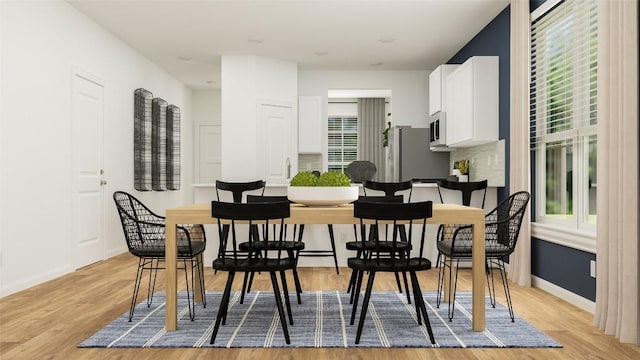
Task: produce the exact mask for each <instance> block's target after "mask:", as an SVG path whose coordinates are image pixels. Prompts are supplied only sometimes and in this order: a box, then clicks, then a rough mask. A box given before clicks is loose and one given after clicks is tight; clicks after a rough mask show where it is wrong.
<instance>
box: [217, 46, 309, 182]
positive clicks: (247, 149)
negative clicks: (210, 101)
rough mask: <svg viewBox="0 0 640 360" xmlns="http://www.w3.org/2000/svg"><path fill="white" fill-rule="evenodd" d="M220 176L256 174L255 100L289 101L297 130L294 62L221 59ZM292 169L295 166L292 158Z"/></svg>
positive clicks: (242, 178)
mask: <svg viewBox="0 0 640 360" xmlns="http://www.w3.org/2000/svg"><path fill="white" fill-rule="evenodd" d="M221 91H222V95H221V106H222V110H221V117H222V134H224V135H223V136H222V178H223V179H225V180H226V181H252V180H256V179H258V178H261V176H258V164H257V156H258V154H257V151H258V150H257V147H256V144H257V142H258V141H257V139H258V136H260V134H257V131H256V125H257V124H256V119H257V115H258V114H257V101H258V100H259V99H266V100H276V101H284V102H289V103H291V104H292V105H293V106H294V109H293V114H294V118H293V123H294V126H295V129H292V130H293V132H294V133H295V134H297V133H298V130H297V123H298V115H297V114H298V107H297V106H298V105H297V104H298V67H297V64H295V63H292V62H289V61H282V60H277V59H270V58H265V57H259V56H245V55H224V56H222V59H221ZM294 162H295V163H292V168H293V169H296V168H297V160H296V159H295V157H294Z"/></svg>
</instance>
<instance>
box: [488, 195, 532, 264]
mask: <svg viewBox="0 0 640 360" xmlns="http://www.w3.org/2000/svg"><path fill="white" fill-rule="evenodd" d="M530 198H531V195H530V194H529V193H528V192H526V191H519V192H516V193H514V194H512V195H510V196H509V197H508V198H507V199H505V200H503V201H502V202H501V203H500V204H499V205H498V206H497V207H496V208H495V209H493V210H491V212H489V213H488V214H487V215H486V217H485V238H486V240H487V242H488V244H490V243H491V242H492V241H493V242H496V243H498V244H500V245H503V246H504V247H506V248H507V249H508V250H507V252H506V253H505V254H503V255H509V254H511V253H512V252H513V251H514V250H515V247H516V243H517V241H518V234H519V233H520V228H521V226H522V220H523V218H524V214H525V212H526V209H527V204H528V203H529V199H530ZM487 246H490V245H487Z"/></svg>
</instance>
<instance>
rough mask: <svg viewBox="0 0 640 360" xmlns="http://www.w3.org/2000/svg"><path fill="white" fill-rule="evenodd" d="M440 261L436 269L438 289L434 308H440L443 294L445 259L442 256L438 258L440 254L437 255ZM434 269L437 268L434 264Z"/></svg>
mask: <svg viewBox="0 0 640 360" xmlns="http://www.w3.org/2000/svg"><path fill="white" fill-rule="evenodd" d="M440 259H442V263H441V266H440V268H439V269H438V285H437V286H438V288H437V292H436V308H438V309H439V308H440V303H441V302H442V297H443V292H444V272H445V268H446V267H447V264H446V258H445V257H444V256H442V257H440V253H438V262H440V261H441V260H440ZM436 267H438V263H436Z"/></svg>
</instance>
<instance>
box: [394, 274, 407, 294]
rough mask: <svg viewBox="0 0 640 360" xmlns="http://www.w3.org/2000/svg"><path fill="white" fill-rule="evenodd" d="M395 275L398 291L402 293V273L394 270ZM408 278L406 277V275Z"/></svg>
mask: <svg viewBox="0 0 640 360" xmlns="http://www.w3.org/2000/svg"><path fill="white" fill-rule="evenodd" d="M393 275H394V276H395V278H396V285H397V286H398V292H399V293H401V294H402V285H400V275H398V273H397V272H394V273H393ZM405 279H406V277H405Z"/></svg>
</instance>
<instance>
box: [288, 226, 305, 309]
mask: <svg viewBox="0 0 640 360" xmlns="http://www.w3.org/2000/svg"><path fill="white" fill-rule="evenodd" d="M294 231H295V230H294ZM287 253H288V255H289V258H291V259H295V260H296V267H294V268H293V270H292V272H293V283H294V285H295V287H296V297H297V298H298V304H302V298H301V297H300V295H301V294H302V285H300V277H299V276H298V267H297V266H298V264H297V263H298V260H297V259H296V257H295V254H294V253H293V251H292V250H288V251H287Z"/></svg>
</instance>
